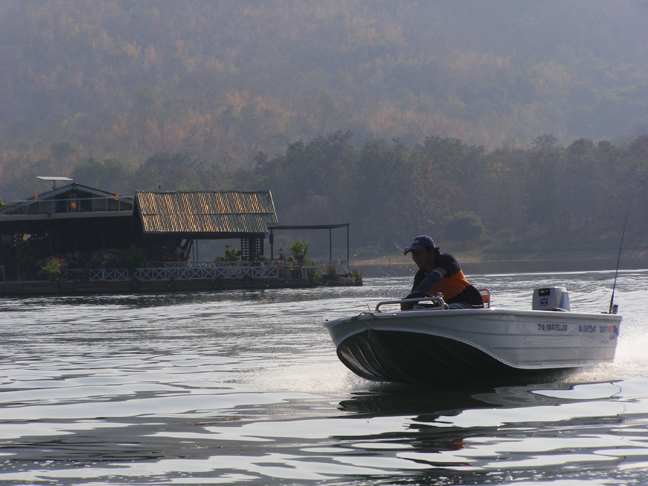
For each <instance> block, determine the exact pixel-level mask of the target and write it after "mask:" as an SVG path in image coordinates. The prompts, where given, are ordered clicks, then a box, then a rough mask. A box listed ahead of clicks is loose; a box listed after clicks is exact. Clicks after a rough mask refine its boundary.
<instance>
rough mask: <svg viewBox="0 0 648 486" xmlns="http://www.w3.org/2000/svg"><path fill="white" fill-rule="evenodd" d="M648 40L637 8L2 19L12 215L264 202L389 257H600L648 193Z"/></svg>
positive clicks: (59, 14) (497, 2)
mask: <svg viewBox="0 0 648 486" xmlns="http://www.w3.org/2000/svg"><path fill="white" fill-rule="evenodd" d="M646 25H648V7H647V6H646V3H645V2H642V1H639V0H636V1H632V0H626V1H622V0H618V1H600V2H590V1H587V0H572V1H570V2H564V1H562V0H535V1H533V2H520V1H517V0H491V1H481V0H465V1H461V2H455V1H428V0H421V1H416V0H408V1H393V0H372V1H369V0H367V1H352V0H348V1H345V0H335V1H334V0H318V1H317V2H311V1H307V0H263V1H252V0H249V1H245V0H241V1H218V0H213V1H200V0H184V1H172V0H166V1H165V0H159V1H153V0H151V1H149V0H138V1H133V2H115V1H113V0H50V1H47V2H42V1H38V0H4V1H3V2H0V198H2V199H3V200H5V201H10V200H13V199H17V198H22V197H24V196H26V195H29V194H31V193H33V191H34V188H35V185H36V184H35V175H62V176H73V177H75V179H76V180H77V182H79V183H83V184H88V185H94V186H96V187H100V188H103V189H108V190H114V191H117V192H121V193H128V192H132V190H134V189H153V188H158V187H160V186H161V187H162V189H165V190H173V189H201V188H205V189H246V188H249V189H270V190H272V191H273V193H274V195H275V198H276V202H277V208H278V210H279V216H280V218H281V219H282V221H283V222H298V221H301V222H313V221H317V222H331V221H341V220H344V221H347V220H348V221H350V222H352V223H353V224H354V233H355V234H359V235H361V239H362V241H363V244H365V245H367V246H368V245H371V246H375V247H379V248H383V249H386V248H390V247H392V246H393V245H394V242H395V241H400V242H402V241H406V240H408V239H410V238H411V236H412V234H413V233H417V232H419V231H442V230H443V231H446V232H447V236H448V237H453V238H455V239H458V240H461V239H462V238H461V237H460V236H457V235H456V234H453V231H452V227H453V226H452V224H451V223H454V224H455V225H457V224H458V226H459V227H460V228H461V221H463V224H464V229H465V228H467V227H471V228H473V229H472V231H473V232H474V234H475V235H476V234H478V233H479V234H481V230H480V229H479V228H480V224H483V225H484V226H485V230H484V233H483V236H482V241H483V238H484V237H485V238H487V239H490V240H491V241H492V245H491V246H493V247H495V246H496V245H495V243H496V242H500V241H508V240H512V239H516V238H517V239H520V238H522V239H524V238H528V237H530V236H533V235H546V234H548V233H552V232H557V231H558V232H561V233H563V234H567V233H569V232H572V233H573V232H574V231H583V228H587V229H588V230H590V231H591V228H593V227H596V228H599V229H598V230H597V232H596V235H595V236H593V239H595V240H600V238H601V237H606V236H610V233H614V231H615V230H616V229H618V228H617V227H616V226H615V224H616V221H618V219H619V218H622V216H623V213H624V211H625V209H624V208H627V204H628V202H629V198H630V194H631V193H632V191H633V190H634V186H635V184H636V182H637V180H647V179H648V174H645V172H646V164H647V161H648V143H647V141H646V138H645V137H644V134H645V133H646V132H647V131H648V128H647V127H648V41H647V36H646V34H645V26H646ZM40 190H41V191H42V190H43V188H42V187H41V188H40ZM640 193H643V191H640ZM637 200H638V203H637V204H638V206H641V201H642V199H641V197H638V198H637ZM641 211H642V210H641V209H638V210H637V211H635V214H642V215H643V213H641ZM462 212H463V213H466V212H468V213H472V214H468V215H466V214H463V219H462V220H461V221H460V222H459V223H457V221H456V219H457V213H462ZM475 216H476V217H477V218H476V219H475ZM635 217H637V218H639V216H635ZM468 223H470V224H468ZM466 225H467V226H466ZM617 226H618V225H617ZM475 227H476V228H477V229H475ZM634 227H635V228H638V229H637V231H640V232H641V231H644V232H648V231H646V228H643V229H641V225H640V224H637V225H635V226H634ZM455 232H456V231H455ZM459 233H461V232H459ZM475 238H476V237H475ZM475 238H473V239H475ZM586 243H587V242H586V241H583V244H586ZM526 244H528V243H526Z"/></svg>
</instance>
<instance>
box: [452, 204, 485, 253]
mask: <svg viewBox="0 0 648 486" xmlns="http://www.w3.org/2000/svg"><path fill="white" fill-rule="evenodd" d="M445 231H446V235H447V237H448V238H449V239H450V240H453V241H460V242H461V245H462V246H463V247H464V248H465V247H466V244H467V243H471V242H473V241H476V240H478V239H479V238H481V237H482V235H483V234H484V231H485V228H484V223H483V222H482V219H481V217H480V216H479V215H478V214H476V213H473V212H460V213H457V214H455V215H453V216H451V217H450V218H448V220H447V221H446V224H445Z"/></svg>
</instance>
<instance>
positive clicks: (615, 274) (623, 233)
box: [608, 179, 646, 314]
mask: <svg viewBox="0 0 648 486" xmlns="http://www.w3.org/2000/svg"><path fill="white" fill-rule="evenodd" d="M639 180H640V181H641V183H642V184H643V185H644V187H646V183H645V182H644V181H642V180H641V179H639ZM636 192H637V188H636V187H635V188H634V190H633V191H632V196H630V204H628V211H627V212H626V217H625V222H624V223H623V232H622V233H621V244H620V245H619V256H618V257H617V264H616V271H615V272H614V284H613V285H612V297H611V298H610V308H609V309H608V314H616V311H617V308H618V306H615V305H614V291H615V289H616V283H617V277H618V276H619V265H620V264H621V251H622V250H623V240H624V238H625V232H626V227H627V226H628V218H629V216H630V209H631V208H632V200H633V199H634V196H635V193H636Z"/></svg>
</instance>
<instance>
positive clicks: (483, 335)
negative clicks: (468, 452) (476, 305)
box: [325, 308, 621, 383]
mask: <svg viewBox="0 0 648 486" xmlns="http://www.w3.org/2000/svg"><path fill="white" fill-rule="evenodd" d="M620 324H621V316H618V315H613V314H585V313H574V312H548V311H517V310H509V309H496V308H485V309H461V310H459V309H456V310H455V309H449V310H412V311H397V312H367V313H363V314H360V315H359V316H355V317H350V318H343V319H337V320H334V321H330V322H327V323H326V324H325V326H326V328H327V329H328V331H329V333H330V334H331V338H332V339H333V342H334V343H335V346H336V349H337V355H338V357H339V359H340V361H342V363H344V364H345V365H346V366H347V367H348V368H349V369H350V370H351V371H353V372H354V373H355V374H357V375H359V376H361V377H363V378H366V379H369V380H375V381H392V382H412V383H439V382H457V381H470V380H476V379H484V378H489V377H493V378H497V377H501V376H504V375H507V374H512V373H518V374H519V373H525V372H526V373H528V372H538V371H553V370H565V369H570V368H582V367H587V366H592V365H597V364H601V363H608V362H611V361H613V360H614V354H615V351H616V345H617V341H618V336H619V329H620Z"/></svg>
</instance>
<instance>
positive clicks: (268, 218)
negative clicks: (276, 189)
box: [135, 191, 277, 234]
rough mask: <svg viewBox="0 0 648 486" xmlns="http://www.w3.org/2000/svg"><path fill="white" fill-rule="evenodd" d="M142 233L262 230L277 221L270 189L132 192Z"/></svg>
mask: <svg viewBox="0 0 648 486" xmlns="http://www.w3.org/2000/svg"><path fill="white" fill-rule="evenodd" d="M135 199H136V200H137V204H138V206H139V210H140V215H141V218H142V226H143V229H144V233H149V234H150V233H266V232H267V231H268V228H267V225H268V224H276V223H277V214H276V212H275V207H274V201H273V200H272V194H271V193H270V191H259V192H239V191H223V192H215V191H201V192H142V191H137V192H136V193H135Z"/></svg>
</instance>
